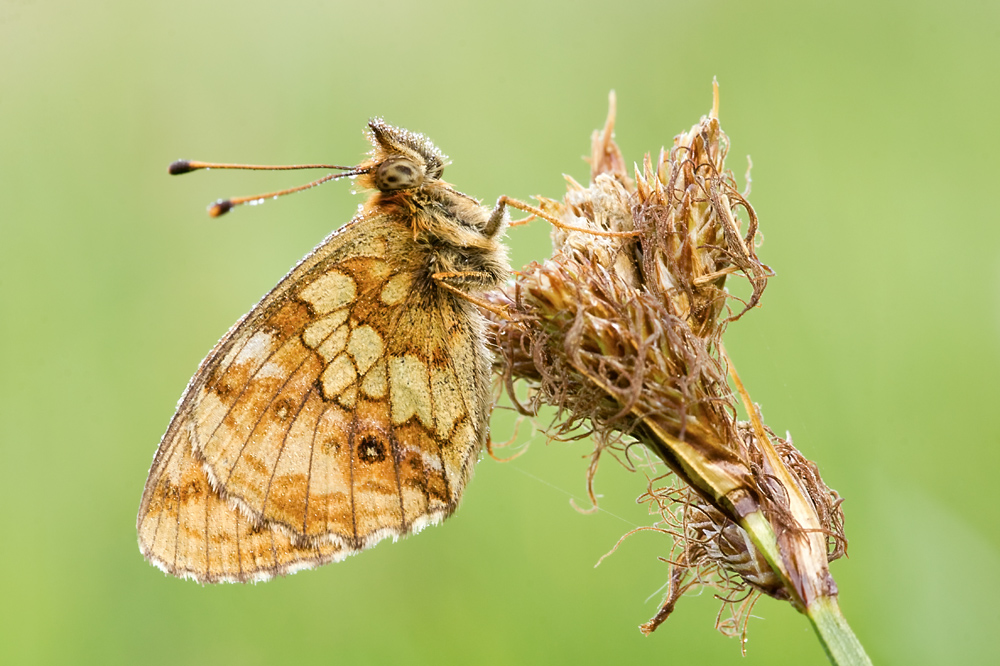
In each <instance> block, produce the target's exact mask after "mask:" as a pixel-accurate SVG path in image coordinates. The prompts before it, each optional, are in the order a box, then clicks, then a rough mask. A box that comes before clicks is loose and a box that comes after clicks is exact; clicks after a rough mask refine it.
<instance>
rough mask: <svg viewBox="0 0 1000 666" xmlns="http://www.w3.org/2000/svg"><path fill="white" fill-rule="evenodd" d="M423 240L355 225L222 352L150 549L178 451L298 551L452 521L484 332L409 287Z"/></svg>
mask: <svg viewBox="0 0 1000 666" xmlns="http://www.w3.org/2000/svg"><path fill="white" fill-rule="evenodd" d="M412 243H413V241H412V235H411V233H410V232H409V230H408V229H405V228H400V227H398V226H396V225H395V223H393V222H392V221H391V220H390V219H389V218H381V217H375V218H369V219H363V220H361V221H359V222H356V223H352V225H350V226H349V227H345V229H343V230H342V231H341V232H339V233H337V234H334V235H333V236H331V237H330V238H329V239H327V241H325V242H324V244H323V245H321V246H320V247H319V248H317V250H316V251H315V252H314V253H313V254H312V255H310V256H309V257H307V258H306V259H305V260H303V262H302V263H301V264H300V265H299V266H298V267H296V268H295V269H294V270H293V271H292V272H291V273H290V274H289V275H288V276H287V277H286V278H285V279H284V280H283V281H282V282H281V283H280V284H279V285H278V287H276V288H275V290H274V291H272V292H271V294H269V295H268V296H267V297H265V299H264V300H263V301H261V303H260V304H259V305H258V306H257V307H256V308H254V310H253V311H251V313H250V314H248V315H247V316H246V317H245V318H244V319H243V320H242V321H241V322H240V323H239V324H237V326H235V327H234V328H233V330H232V331H230V333H229V334H228V335H227V336H226V337H225V338H224V339H223V340H222V341H221V342H220V343H219V345H218V346H217V347H216V349H215V350H214V351H213V353H212V354H211V355H210V356H209V357H208V359H206V361H205V362H204V363H203V364H202V367H201V369H200V370H199V373H198V374H197V375H196V377H195V378H194V379H193V380H192V383H191V385H190V386H189V388H188V391H187V392H186V394H185V397H184V398H183V400H182V404H181V407H180V409H179V410H178V413H177V415H176V416H175V417H174V420H173V421H172V422H171V425H170V428H169V429H168V431H167V434H166V435H165V436H164V440H163V442H162V443H161V446H160V450H159V451H158V452H157V457H156V459H155V460H154V464H153V469H152V470H151V472H150V480H149V481H148V482H147V489H146V494H145V495H144V497H143V505H142V507H141V509H140V517H139V524H140V541H142V542H143V543H144V552H146V551H147V550H148V551H149V552H153V550H152V548H151V546H150V545H149V542H148V539H149V538H151V537H150V536H149V535H150V532H149V530H150V527H149V522H150V520H151V518H150V515H151V514H150V512H151V506H152V505H153V500H154V498H155V497H156V493H157V492H158V491H157V489H158V488H161V487H163V488H166V487H170V488H173V487H174V485H168V486H164V484H163V482H162V480H161V477H163V475H164V474H167V472H168V471H170V470H172V469H173V468H171V467H170V463H169V460H172V458H171V457H170V455H168V454H167V452H168V451H175V450H178V449H180V450H183V451H184V456H187V457H188V458H190V457H191V456H192V455H193V456H194V457H195V458H197V459H199V460H200V461H202V462H203V468H204V472H205V474H206V475H207V479H208V480H209V481H210V483H211V485H212V487H213V488H214V489H215V490H216V491H217V492H218V493H221V494H223V495H224V496H225V497H226V498H227V500H228V501H229V502H231V503H235V504H236V505H238V506H239V507H240V509H241V510H242V512H243V513H244V514H246V515H248V516H252V517H253V518H254V520H255V521H257V522H258V523H259V524H263V525H267V526H268V527H269V528H270V531H272V532H276V533H278V534H284V533H289V534H291V535H293V537H294V538H293V541H294V543H293V544H292V546H291V547H292V550H293V551H294V550H296V549H298V550H308V547H310V546H312V547H318V548H320V549H327V550H325V551H323V554H321V555H320V556H319V557H328V558H329V559H336V556H337V555H334V553H336V554H340V553H343V554H349V553H350V552H354V551H356V550H357V549H361V548H365V547H368V546H370V545H372V544H374V543H375V542H377V541H378V540H380V539H382V538H385V537H387V536H392V537H397V536H399V535H402V534H406V533H409V532H411V531H415V530H417V529H420V528H422V527H423V526H424V525H426V524H429V523H434V522H438V521H439V520H441V519H442V518H444V517H445V516H447V515H448V514H450V513H451V511H453V510H454V508H455V506H456V505H457V502H458V500H459V497H460V495H461V492H462V490H463V489H464V485H465V482H466V481H467V479H468V476H469V473H470V471H471V468H472V465H473V464H474V462H475V459H476V457H477V455H478V451H479V450H480V448H481V446H482V443H483V441H484V438H485V437H486V428H487V425H486V419H487V415H488V405H485V404H481V403H483V400H484V396H487V395H488V390H487V389H488V385H487V381H488V375H487V373H488V361H487V357H486V349H485V347H484V345H483V343H482V342H481V326H482V321H481V315H479V313H478V311H476V310H475V309H474V308H473V307H472V306H471V305H469V304H468V303H466V302H464V301H458V302H456V301H455V300H454V299H453V298H452V297H451V296H450V295H448V294H444V295H443V294H442V293H441V290H440V289H438V288H437V287H436V286H434V285H427V284H424V285H419V284H414V279H415V277H414V276H416V275H419V274H420V273H419V271H418V270H417V269H418V268H419V267H415V266H412V265H409V264H407V263H406V261H405V258H407V257H411V256H414V255H415V254H416V253H414V252H412V251H411V250H412V248H410V247H408V244H409V245H412ZM389 259H391V262H390V261H389ZM188 449H191V451H190V452H188ZM164 492H165V491H164ZM200 501H201V503H202V504H205V505H206V506H207V507H208V508H207V509H205V511H208V512H209V513H211V512H212V511H215V510H216V509H215V508H213V506H212V503H211V501H210V500H208V499H205V500H200ZM215 502H216V503H217V504H218V505H219V507H221V508H228V506H229V505H228V504H226V503H225V502H222V501H221V500H218V499H217V498H216V499H215ZM199 506H200V505H199ZM221 508H220V509H219V510H221ZM209 509H211V511H209ZM158 510H159V509H158ZM188 515H193V514H191V513H190V511H187V512H185V513H183V517H182V516H180V514H179V517H178V518H177V520H178V521H180V522H183V521H184V520H185V519H186V518H184V517H186V516H188ZM157 520H159V518H158V519H157ZM204 522H205V521H204V520H202V523H204ZM194 524H196V525H198V524H200V523H197V522H195V523H194ZM279 528H280V529H279ZM175 532H176V533H180V532H179V531H177V530H175ZM155 534H156V535H159V532H156V533H155ZM156 538H157V539H160V540H162V539H164V538H166V537H164V536H162V535H159V536H156ZM290 543H291V542H290ZM330 549H332V550H330ZM182 550H183V549H182ZM157 557H159V556H157ZM314 559H315V558H314ZM161 561H167V560H164V559H162V557H161ZM303 561H304V560H303ZM174 566H177V565H174ZM185 571H186V569H185Z"/></svg>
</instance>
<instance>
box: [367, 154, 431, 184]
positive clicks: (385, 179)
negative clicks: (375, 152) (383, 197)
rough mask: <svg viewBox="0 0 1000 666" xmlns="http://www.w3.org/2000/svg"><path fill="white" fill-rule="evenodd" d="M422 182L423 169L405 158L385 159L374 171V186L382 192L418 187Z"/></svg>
mask: <svg viewBox="0 0 1000 666" xmlns="http://www.w3.org/2000/svg"><path fill="white" fill-rule="evenodd" d="M423 182H424V174H423V171H421V170H420V167H418V166H417V165H416V164H414V163H413V162H411V161H409V160H406V159H395V160H388V161H385V162H383V163H382V164H380V165H379V166H378V169H377V170H376V171H375V187H377V188H378V189H380V190H381V191H383V192H389V191H392V190H406V189H409V188H413V187H419V186H420V185H421V184H422V183H423Z"/></svg>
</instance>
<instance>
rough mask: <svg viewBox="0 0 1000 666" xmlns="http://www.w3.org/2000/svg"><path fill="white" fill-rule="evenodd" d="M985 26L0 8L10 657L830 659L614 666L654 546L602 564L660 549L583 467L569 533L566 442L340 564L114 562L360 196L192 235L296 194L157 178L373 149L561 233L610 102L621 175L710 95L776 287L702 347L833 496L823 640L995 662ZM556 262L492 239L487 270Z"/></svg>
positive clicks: (500, 434)
mask: <svg viewBox="0 0 1000 666" xmlns="http://www.w3.org/2000/svg"><path fill="white" fill-rule="evenodd" d="M998 26H1000V5H997V4H996V3H982V2H956V3H939V2H933V3H932V2H920V1H918V2H912V1H911V2H884V3H870V2H861V1H858V0H854V1H852V2H848V3H832V4H831V3H816V2H812V3H802V2H785V3H747V2H737V1H728V2H701V3H698V2H652V1H650V2H634V1H631V0H622V1H619V2H614V3H606V2H594V1H593V0H578V1H575V2H569V1H565V0H563V1H560V2H550V3H536V2H527V1H523V0H511V1H509V2H503V3H468V4H465V3H449V2H423V3H414V2H399V1H398V0H384V1H383V2H380V3H364V2H351V3H348V2H328V3H311V4H310V3H302V4H296V5H293V4H290V3H289V4H281V3H273V2H269V3H264V2H256V1H254V0H251V1H249V2H231V1H229V2H214V3H206V2H193V1H191V0H179V1H178V2H171V3H136V2H123V1H121V0H97V1H95V2H88V3H72V2H66V1H65V0H63V1H62V2H49V3H43V2H30V1H28V0H2V1H0V533H2V534H3V547H2V548H0V572H2V573H0V662H2V663H4V664H20V663H26V664H28V663H53V664H65V663H101V664H139V663H142V664H187V663H195V662H198V663H219V664H235V663H240V664H278V663H359V664H368V663H373V664H374V663H407V664H423V663H434V664H448V663H476V664H493V663H496V664H507V663H545V664H555V663H570V664H587V663H610V662H612V661H613V662H616V663H672V664H678V663H705V664H728V663H741V664H806V663H810V664H821V663H824V662H825V658H824V656H823V653H822V650H821V648H820V645H819V643H818V641H817V640H816V638H815V636H814V635H813V633H812V630H811V629H810V627H809V625H808V622H807V621H806V619H805V618H804V617H802V616H800V615H798V614H797V613H795V612H794V611H793V610H792V609H791V608H790V607H789V606H788V605H787V604H781V603H779V602H777V601H774V600H772V599H767V598H765V599H762V600H761V601H760V602H759V603H758V604H757V606H756V607H755V608H754V617H753V618H752V619H751V620H750V624H749V642H748V643H747V658H746V659H743V658H741V657H740V644H739V641H738V640H733V639H727V638H724V637H723V636H721V635H720V634H718V633H717V632H716V631H715V630H714V628H713V624H714V622H715V615H716V610H717V608H718V605H719V603H718V601H717V600H716V599H715V598H714V597H713V596H712V594H711V592H710V591H706V592H705V593H703V594H702V595H700V596H695V597H689V598H685V599H683V600H682V602H681V603H680V605H679V607H678V610H677V612H676V614H675V616H673V617H672V618H670V619H669V620H668V621H667V623H666V624H665V625H664V626H663V627H661V628H660V629H659V630H658V631H657V632H656V633H655V634H654V635H653V636H651V637H649V638H643V637H642V636H641V635H640V634H639V631H638V630H637V625H639V624H640V623H641V622H644V621H646V620H647V619H648V618H649V617H650V616H652V615H653V613H654V612H655V611H656V608H657V604H658V602H659V600H660V597H661V592H660V588H661V586H662V585H663V584H664V583H665V582H666V576H667V571H668V567H667V565H666V564H664V563H662V562H660V561H658V560H657V556H666V555H668V553H669V542H668V540H667V539H666V537H663V536H660V535H656V534H653V533H641V534H638V535H636V536H633V537H631V538H629V539H628V540H626V541H625V543H624V544H623V545H622V547H621V548H619V550H618V552H617V553H616V554H615V555H613V556H612V557H610V558H608V559H607V560H605V561H604V562H603V563H602V564H601V566H600V567H598V568H596V569H595V568H594V564H595V562H596V561H597V559H598V558H599V557H600V556H601V555H602V554H604V553H605V552H606V551H608V550H609V549H611V548H612V546H614V544H615V542H616V541H617V540H618V538H619V537H620V536H622V535H623V534H624V533H625V532H627V531H629V530H630V529H632V528H634V527H636V526H639V525H648V524H651V523H652V520H653V519H652V518H651V517H649V516H647V515H646V511H645V508H644V507H642V506H637V505H636V504H635V502H634V500H635V498H636V497H637V496H638V495H639V494H640V493H642V492H643V491H644V489H645V484H646V480H645V477H644V476H643V475H642V474H631V473H628V472H626V471H624V470H623V469H622V468H621V467H620V466H618V465H617V464H616V463H615V462H614V461H613V460H611V459H608V460H606V461H605V462H604V464H603V465H602V468H601V470H600V472H599V474H598V477H597V490H598V492H599V493H600V494H601V495H602V503H601V507H602V509H603V510H602V511H599V512H597V513H595V514H591V515H583V514H581V513H579V512H577V511H575V510H574V509H573V508H572V507H571V506H570V503H569V499H570V498H571V497H573V498H577V501H578V503H580V504H581V505H583V506H586V505H587V503H586V501H585V500H584V498H585V486H584V473H585V470H586V466H587V462H588V461H587V455H588V454H589V452H590V445H589V443H588V442H586V441H582V442H572V443H552V444H546V443H545V439H544V437H543V436H542V435H540V434H535V435H531V433H529V432H528V431H529V430H530V428H528V427H523V428H522V429H521V432H520V434H519V437H520V441H521V442H524V441H526V440H528V439H529V438H530V439H531V447H530V449H529V450H528V452H527V453H526V454H525V455H524V456H522V457H520V458H518V459H517V460H516V461H514V462H509V463H498V462H495V461H493V460H491V459H488V458H487V459H485V460H483V461H482V462H481V463H480V465H479V467H478V470H477V472H476V475H475V477H474V478H473V480H472V483H471V485H470V487H469V488H468V491H467V493H466V498H465V502H464V505H463V506H462V508H461V509H460V510H459V512H458V513H457V514H456V516H455V517H454V518H453V519H451V520H449V521H448V522H447V523H446V524H445V525H443V526H440V527H436V528H432V529H428V530H427V531H426V532H424V533H422V534H420V535H419V536H418V537H416V538H410V539H406V540H404V541H401V542H400V543H397V544H395V545H390V544H382V545H380V546H378V547H377V548H375V549H374V550H372V551H370V552H366V553H364V554H362V555H361V556H358V557H353V558H349V559H348V560H347V561H345V562H342V563H340V564H335V565H329V566H326V567H323V568H321V569H318V570H315V571H308V572H303V573H299V574H297V575H295V576H291V577H288V578H283V579H279V580H275V581H272V582H269V583H267V584H263V585H256V586H253V585H249V586H234V585H225V586H218V587H201V586H199V585H197V584H194V583H192V582H189V581H187V582H185V581H179V580H174V579H172V578H168V577H166V576H164V575H163V574H162V573H160V572H159V571H158V570H157V569H155V568H153V567H151V566H150V565H148V564H147V563H146V562H145V561H144V560H143V559H142V557H141V556H140V555H139V552H138V549H137V547H136V535H135V529H134V523H135V514H136V510H137V507H138V503H139V497H140V494H141V492H142V487H143V483H144V481H145V478H146V471H147V469H148V466H149V463H150V461H151V460H152V456H153V452H154V450H155V448H156V445H157V443H158V441H159V438H160V436H161V434H162V432H163V430H164V429H165V428H166V425H167V422H168V420H169V418H170V416H171V414H172V413H173V409H174V405H175V403H176V401H177V398H178V397H179V396H180V394H181V391H182V390H183V388H184V386H185V384H186V382H187V381H188V378H189V377H190V376H191V374H192V373H193V372H194V370H195V369H196V367H197V364H198V362H199V361H200V359H201V358H202V357H203V356H204V355H205V354H206V353H207V352H208V351H209V349H210V348H211V347H212V345H213V344H214V343H215V341H216V340H217V339H218V338H219V337H220V336H221V335H222V334H223V333H225V331H226V330H227V329H228V327H229V326H230V325H231V324H232V323H233V322H234V321H236V319H237V318H238V317H239V316H240V315H242V314H243V313H244V312H245V311H247V310H248V309H249V308H250V307H251V306H252V305H253V304H254V303H255V302H256V301H257V299H258V298H259V297H260V296H261V295H262V294H264V293H265V292H266V291H267V290H268V289H269V288H270V287H271V286H273V284H274V283H276V282H277V280H278V279H279V278H281V276H283V275H284V273H285V272H286V271H287V270H288V268H289V267H291V266H292V265H293V264H294V263H295V262H296V261H298V259H299V258H300V257H301V256H302V255H304V254H305V253H306V252H307V251H308V250H309V249H310V248H312V247H313V246H314V245H315V244H316V243H318V242H319V241H320V240H321V239H322V238H324V237H325V236H326V234H327V233H328V232H329V231H331V230H332V229H334V228H336V227H338V226H339V225H341V224H342V223H344V222H345V221H347V220H348V219H349V218H350V217H351V215H352V214H353V212H354V210H355V208H356V206H357V204H358V203H359V202H360V201H361V199H360V198H359V197H358V196H356V195H353V194H351V193H350V191H349V188H350V186H349V185H348V184H346V183H331V184H329V185H326V186H324V187H323V188H321V189H318V190H313V191H310V192H307V193H304V194H299V195H296V196H294V197H289V198H287V199H285V200H282V201H278V202H268V203H267V204H266V205H263V206H259V207H255V208H249V207H245V208H241V209H238V210H236V211H234V212H233V213H231V214H230V215H228V216H226V217H223V218H220V219H218V220H210V219H209V218H208V217H207V215H206V214H205V208H204V206H206V205H207V204H209V203H210V202H211V201H213V200H215V199H217V198H220V197H227V196H233V195H245V194H254V193H257V192H266V191H269V190H272V189H278V188H280V187H285V186H291V185H295V184H299V183H301V182H304V180H305V179H307V178H308V177H309V176H310V175H311V174H305V175H303V174H266V173H265V174H262V173H240V172H218V171H215V172H211V173H204V172H200V173H196V174H191V175H188V176H185V177H182V178H171V177H169V176H168V175H167V173H166V166H167V164H168V163H169V162H170V161H172V160H174V159H177V158H190V159H204V160H220V161H232V162H241V161H242V162H258V163H296V162H299V163H301V162H310V161H314V162H319V161H332V162H335V163H352V162H354V161H356V160H358V159H359V158H360V156H361V154H362V153H363V152H364V151H365V150H366V143H365V140H364V138H363V135H362V130H363V129H364V125H365V122H366V121H367V119H368V118H369V117H371V116H375V115H381V116H384V117H385V118H386V119H387V120H388V121H389V122H392V123H394V124H399V125H402V126H404V127H407V128H410V129H413V130H416V131H421V132H424V133H425V134H427V135H428V136H429V137H431V138H432V139H433V140H434V141H435V142H436V143H437V144H438V145H439V146H440V147H441V148H442V150H444V151H445V152H446V153H447V154H448V155H450V156H451V158H452V160H453V164H452V165H451V166H450V167H449V168H448V169H447V171H446V173H445V176H446V178H447V179H448V180H449V181H450V182H453V183H455V185H456V187H458V188H459V189H460V190H462V191H464V192H467V193H469V194H472V195H474V196H477V197H479V198H481V199H482V200H484V201H485V202H487V203H490V202H492V201H495V199H496V198H497V196H499V195H500V194H509V195H511V196H515V197H520V198H528V197H530V196H532V195H536V194H540V195H546V196H549V197H553V198H561V196H562V193H563V191H564V183H563V179H562V174H563V173H566V174H570V175H572V176H573V177H575V178H576V179H577V180H579V181H582V182H586V179H587V176H588V173H589V172H588V167H587V165H586V164H585V163H584V162H583V161H582V160H581V156H582V155H584V154H586V153H587V152H588V151H589V141H590V133H591V131H592V130H593V129H595V128H597V127H599V126H600V125H601V124H602V123H603V120H604V116H605V113H606V109H607V106H606V105H607V94H608V91H609V90H610V89H612V88H613V89H615V90H616V91H617V95H618V109H619V112H618V128H617V138H618V141H619V143H620V145H621V147H622V149H623V151H624V153H625V155H626V157H627V159H628V160H630V161H640V160H641V158H642V154H643V153H644V152H646V151H653V152H654V153H655V152H656V151H658V150H659V148H660V146H662V145H669V144H670V142H671V140H672V137H673V136H674V135H675V134H677V133H679V132H681V131H684V130H686V129H688V128H689V127H690V126H691V125H692V124H694V123H695V122H696V121H697V120H698V118H699V117H700V116H701V115H702V114H704V113H706V112H707V111H708V110H709V108H710V106H711V82H712V77H713V76H717V77H718V79H719V82H720V86H721V120H722V126H723V129H724V130H725V131H726V132H727V133H728V134H729V136H730V138H731V140H732V151H731V153H730V158H729V166H730V168H731V169H732V170H733V171H734V172H735V173H736V174H737V176H738V179H739V180H740V182H742V178H743V173H744V171H745V169H746V156H747V155H750V156H751V157H752V159H753V165H754V166H753V172H752V176H753V192H752V194H751V195H750V201H751V202H752V203H753V204H754V206H755V207H756V210H757V213H758V214H759V216H760V220H761V225H762V231H763V234H764V237H765V239H766V240H765V242H764V244H763V246H762V247H761V248H760V249H759V254H760V257H761V259H762V260H763V261H764V262H765V263H767V264H769V265H771V266H772V267H773V268H774V269H775V271H776V273H777V276H776V277H775V278H774V279H772V280H771V282H770V284H769V286H768V289H767V291H766V293H765V294H764V298H763V306H762V307H761V308H759V309H757V310H755V311H753V312H751V313H749V314H748V315H747V316H746V317H745V318H744V319H743V320H741V321H740V322H738V323H737V324H735V325H733V326H731V328H730V330H729V332H728V334H727V338H726V341H727V346H728V350H729V353H730V355H731V356H732V357H733V359H734V361H735V362H736V363H737V365H738V367H739V369H740V373H741V375H742V377H743V379H744V381H745V382H746V383H747V385H748V388H749V390H750V391H751V394H752V395H753V397H754V399H755V400H756V401H757V402H759V403H761V404H762V407H763V410H764V416H765V419H766V421H767V423H768V424H769V425H770V426H771V427H772V428H773V429H774V430H775V431H777V432H779V433H783V432H784V431H785V430H786V429H787V430H789V431H791V434H792V436H793V438H794V440H795V443H796V445H797V446H798V447H799V448H800V449H801V450H802V452H803V453H804V454H805V455H806V456H808V457H809V458H811V459H813V460H815V461H816V462H817V463H818V464H819V465H820V468H821V470H822V474H823V477H824V479H825V480H826V481H827V483H828V484H829V485H830V486H831V487H833V488H836V489H837V490H838V491H839V492H840V493H841V495H842V496H843V497H844V498H846V504H845V512H846V516H847V524H846V527H847V534H848V537H849V538H850V550H849V553H850V559H846V560H841V561H838V562H836V563H835V564H834V565H833V566H832V573H833V575H834V576H835V578H836V580H837V583H838V585H839V587H840V590H841V605H842V608H843V610H844V613H845V615H846V616H847V618H848V620H849V621H850V623H851V625H852V627H853V628H854V630H855V632H856V633H857V635H858V637H859V638H860V640H861V641H862V643H863V644H864V645H865V647H866V648H867V650H868V652H869V653H870V655H871V657H872V658H873V660H874V661H875V663H882V664H892V663H896V664H937V663H985V662H987V661H989V660H990V658H989V656H988V655H990V654H993V655H994V657H995V655H996V644H995V640H994V639H993V632H994V631H995V629H996V627H997V626H998V619H1000V612H998V611H997V605H996V598H997V597H998V596H1000V573H998V572H1000V521H998V520H997V518H996V512H995V511H994V507H995V506H996V504H997V503H998V500H1000V484H998V483H997V482H996V478H995V475H996V473H997V471H998V469H1000V464H998V463H1000V446H998V444H1000V422H998V420H997V419H996V418H995V417H994V416H992V414H993V412H992V409H994V408H995V403H996V402H997V398H998V396H1000V392H998V390H997V384H996V376H997V371H998V369H1000V363H998V360H1000V359H998V347H997V342H998V340H1000V225H998V224H997V213H996V204H995V202H994V201H993V197H992V195H991V194H990V193H991V192H994V191H995V190H994V188H995V187H996V180H997V176H998V171H1000V169H998V167H997V165H998V163H1000V162H998V156H1000V133H998V130H997V124H996V123H997V118H998V117H1000V93H998V86H997V82H998V66H997V63H998V62H1000V40H998V39H997V32H998ZM547 235H548V229H547V227H546V225H545V224H543V223H534V224H533V225H531V226H529V227H527V228H518V229H514V230H512V231H511V232H510V235H509V243H510V246H511V248H512V252H511V253H512V258H513V263H514V265H515V266H519V265H523V264H524V263H526V262H528V261H531V260H538V259H542V258H544V257H545V256H546V254H547V252H548V249H549V244H548V240H547ZM738 290H739V288H737V291H738ZM544 423H545V420H543V421H542V425H544ZM493 429H494V435H493V437H494V439H495V440H497V441H502V440H506V439H507V438H509V437H510V436H511V435H512V434H513V418H512V417H511V416H510V415H509V413H508V412H498V413H497V415H496V416H495V417H494V421H493Z"/></svg>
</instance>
